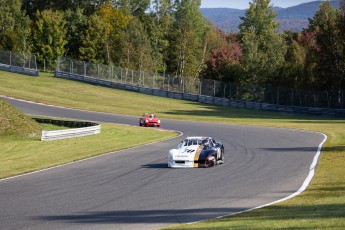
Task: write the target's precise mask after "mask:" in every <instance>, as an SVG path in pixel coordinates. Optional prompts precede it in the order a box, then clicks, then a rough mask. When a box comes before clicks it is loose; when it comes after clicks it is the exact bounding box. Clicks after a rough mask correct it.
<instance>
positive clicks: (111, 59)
mask: <svg viewBox="0 0 345 230" xmlns="http://www.w3.org/2000/svg"><path fill="white" fill-rule="evenodd" d="M200 5H201V0H117V1H116V0H61V1H51V0H0V49H3V50H11V51H17V52H18V51H21V52H27V53H32V54H34V55H36V57H37V61H38V63H39V64H40V65H41V66H43V63H45V65H46V67H50V68H51V69H54V67H55V65H56V61H57V60H58V57H59V56H65V57H69V58H72V59H77V60H82V61H90V62H95V63H100V64H108V65H115V66H121V67H123V68H128V69H133V70H141V71H146V72H157V73H169V74H174V75H177V76H182V77H184V79H187V80H189V81H194V80H195V79H197V78H200V77H202V78H209V79H216V80H224V81H231V82H235V83H237V84H240V85H242V86H248V85H256V86H280V87H285V88H287V87H288V88H296V89H307V90H332V91H339V92H340V89H345V82H344V80H345V0H340V8H337V9H335V8H333V6H332V5H331V4H330V3H329V2H328V1H326V2H324V3H322V4H321V5H320V8H319V10H318V11H317V12H316V14H315V15H314V17H313V18H311V19H310V21H309V26H308V28H305V29H304V31H303V32H300V33H295V32H284V33H279V32H278V28H279V23H277V22H276V20H275V19H276V16H277V15H276V13H275V12H274V10H273V6H272V4H271V2H270V0H253V1H252V2H251V3H250V4H249V6H248V9H247V10H246V12H245V15H244V16H243V17H241V18H240V19H241V24H240V26H239V32H238V33H224V32H222V31H221V30H219V29H218V28H216V27H215V26H214V25H213V24H212V23H211V22H209V21H208V20H206V19H205V18H204V16H203V14H202V13H201V11H200Z"/></svg>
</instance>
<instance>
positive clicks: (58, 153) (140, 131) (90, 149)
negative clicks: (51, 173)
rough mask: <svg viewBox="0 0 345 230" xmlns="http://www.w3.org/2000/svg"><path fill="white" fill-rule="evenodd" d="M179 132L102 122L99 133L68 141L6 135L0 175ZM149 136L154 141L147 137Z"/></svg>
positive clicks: (21, 172)
mask: <svg viewBox="0 0 345 230" xmlns="http://www.w3.org/2000/svg"><path fill="white" fill-rule="evenodd" d="M49 128H53V129H55V128H56V127H51V126H49ZM175 135H176V133H172V132H160V131H157V130H154V129H145V128H140V127H131V126H125V125H116V124H102V131H101V133H100V134H98V135H92V136H87V137H80V138H73V139H65V140H56V141H40V139H39V138H38V137H36V138H33V137H25V136H13V135H10V136H7V137H6V136H2V137H1V139H0V146H1V152H0V159H1V161H0V178H6V177H10V176H14V175H19V174H23V173H28V172H32V171H36V170H39V169H43V168H48V167H53V166H57V165H61V164H64V163H68V162H73V161H76V160H80V159H84V158H88V157H92V156H97V155H100V154H103V153H107V152H112V151H115V150H121V149H126V148H130V147H134V146H139V145H142V144H147V143H149V142H152V141H159V140H163V139H167V138H169V137H173V136H175ZM148 136H150V140H148V139H147V137H148ZM133 137H135V138H133Z"/></svg>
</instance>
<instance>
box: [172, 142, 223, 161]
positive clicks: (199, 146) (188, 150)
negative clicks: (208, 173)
mask: <svg viewBox="0 0 345 230" xmlns="http://www.w3.org/2000/svg"><path fill="white" fill-rule="evenodd" d="M223 163H224V146H223V144H222V143H221V142H219V141H218V142H217V141H215V140H214V139H213V138H212V137H188V138H186V139H185V140H183V141H182V142H181V143H180V144H179V145H178V146H177V149H171V150H170V151H169V153H168V167H169V168H207V167H211V166H216V165H217V164H223Z"/></svg>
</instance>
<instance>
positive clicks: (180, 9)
mask: <svg viewBox="0 0 345 230" xmlns="http://www.w3.org/2000/svg"><path fill="white" fill-rule="evenodd" d="M200 5H201V1H200V0H181V1H175V7H176V11H175V14H174V19H175V20H174V24H173V31H172V38H171V47H170V52H171V53H170V58H171V60H170V61H171V63H170V70H175V72H176V75H178V76H183V77H188V78H190V79H189V80H190V82H192V80H193V79H195V78H197V77H198V76H199V74H200V72H201V70H202V68H203V64H204V59H205V54H206V50H205V47H204V36H205V33H206V31H207V29H208V26H207V23H206V21H205V19H204V17H203V15H202V14H201V12H200Z"/></svg>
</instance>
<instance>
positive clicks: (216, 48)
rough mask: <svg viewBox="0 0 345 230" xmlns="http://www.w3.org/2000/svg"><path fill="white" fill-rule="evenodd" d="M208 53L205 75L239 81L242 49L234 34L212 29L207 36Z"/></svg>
mask: <svg viewBox="0 0 345 230" xmlns="http://www.w3.org/2000/svg"><path fill="white" fill-rule="evenodd" d="M206 37H207V38H206V43H207V53H209V55H207V58H206V61H205V65H206V67H205V69H204V70H203V74H202V75H203V77H204V78H209V79H216V80H223V81H231V82H237V81H238V70H239V69H240V59H241V56H242V49H241V47H240V45H239V43H238V42H237V39H236V36H234V34H229V35H227V34H225V33H223V32H222V31H220V30H218V29H211V30H209V31H208V33H207V36H206Z"/></svg>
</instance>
